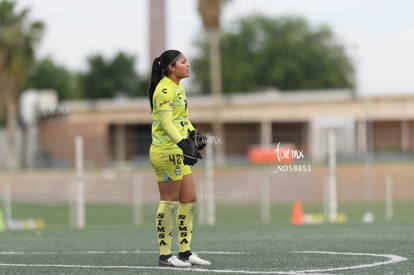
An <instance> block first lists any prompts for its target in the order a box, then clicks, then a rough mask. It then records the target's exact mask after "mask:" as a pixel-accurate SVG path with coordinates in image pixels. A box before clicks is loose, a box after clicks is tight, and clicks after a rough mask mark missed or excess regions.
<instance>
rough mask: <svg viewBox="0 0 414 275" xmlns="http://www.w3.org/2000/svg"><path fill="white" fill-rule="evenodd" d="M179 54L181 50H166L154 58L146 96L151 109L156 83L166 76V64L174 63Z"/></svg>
mask: <svg viewBox="0 0 414 275" xmlns="http://www.w3.org/2000/svg"><path fill="white" fill-rule="evenodd" d="M180 54H181V52H180V51H177V50H167V51H165V52H163V53H162V54H161V55H160V56H159V57H156V58H154V61H153V62H152V69H151V82H150V86H149V89H148V97H149V101H150V105H151V111H152V110H153V107H154V106H153V105H152V104H153V103H152V98H153V96H154V91H155V88H156V87H157V85H158V82H160V80H161V79H162V78H163V76H168V74H169V71H168V66H169V65H175V61H176V60H177V58H178V57H179V55H180Z"/></svg>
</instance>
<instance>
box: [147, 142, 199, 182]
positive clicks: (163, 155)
mask: <svg viewBox="0 0 414 275" xmlns="http://www.w3.org/2000/svg"><path fill="white" fill-rule="evenodd" d="M150 161H151V165H152V167H153V168H154V171H155V174H156V175H157V181H168V178H170V179H171V180H173V181H176V180H182V179H183V176H185V175H189V174H191V173H192V172H191V168H190V166H188V165H185V164H184V157H183V152H182V151H181V150H169V151H158V150H151V149H150Z"/></svg>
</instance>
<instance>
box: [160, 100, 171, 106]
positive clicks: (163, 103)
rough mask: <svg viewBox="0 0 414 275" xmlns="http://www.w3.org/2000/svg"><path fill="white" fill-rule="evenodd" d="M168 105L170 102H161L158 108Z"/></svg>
mask: <svg viewBox="0 0 414 275" xmlns="http://www.w3.org/2000/svg"><path fill="white" fill-rule="evenodd" d="M168 103H170V101H169V100H164V101H163V102H161V103H160V108H161V107H162V106H164V105H165V104H168ZM169 106H171V104H170V105H169Z"/></svg>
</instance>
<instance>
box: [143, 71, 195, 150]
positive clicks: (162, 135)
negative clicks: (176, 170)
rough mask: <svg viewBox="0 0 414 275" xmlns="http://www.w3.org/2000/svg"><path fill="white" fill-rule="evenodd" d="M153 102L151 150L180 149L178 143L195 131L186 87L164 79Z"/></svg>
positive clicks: (155, 92)
mask: <svg viewBox="0 0 414 275" xmlns="http://www.w3.org/2000/svg"><path fill="white" fill-rule="evenodd" d="M152 102H153V110H152V143H151V150H162V151H164V150H173V149H178V146H177V143H178V142H179V141H180V140H182V139H183V138H187V137H188V132H189V131H191V130H194V126H193V125H192V124H191V122H190V120H189V119H188V110H187V97H186V95H185V90H184V86H183V85H182V84H181V83H179V84H178V85H177V84H176V83H174V82H173V81H172V80H171V79H169V78H168V77H163V78H162V79H161V81H160V82H159V83H158V85H157V87H156V88H155V91H154V95H153V98H152Z"/></svg>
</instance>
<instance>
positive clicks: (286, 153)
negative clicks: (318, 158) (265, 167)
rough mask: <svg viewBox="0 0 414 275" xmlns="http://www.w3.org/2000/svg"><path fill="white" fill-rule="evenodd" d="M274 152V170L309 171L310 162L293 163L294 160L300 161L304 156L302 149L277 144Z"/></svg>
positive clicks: (276, 171)
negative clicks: (275, 162)
mask: <svg viewBox="0 0 414 275" xmlns="http://www.w3.org/2000/svg"><path fill="white" fill-rule="evenodd" d="M275 154H276V161H277V165H276V170H275V171H274V173H279V172H310V171H311V166H310V164H295V163H294V162H295V161H300V160H303V159H304V158H305V155H304V152H303V150H300V149H297V148H295V147H293V146H291V145H281V144H280V142H279V143H278V144H277V146H276V149H275Z"/></svg>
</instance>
